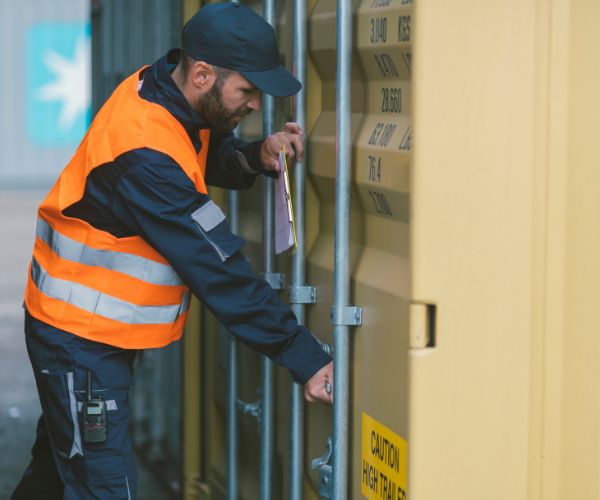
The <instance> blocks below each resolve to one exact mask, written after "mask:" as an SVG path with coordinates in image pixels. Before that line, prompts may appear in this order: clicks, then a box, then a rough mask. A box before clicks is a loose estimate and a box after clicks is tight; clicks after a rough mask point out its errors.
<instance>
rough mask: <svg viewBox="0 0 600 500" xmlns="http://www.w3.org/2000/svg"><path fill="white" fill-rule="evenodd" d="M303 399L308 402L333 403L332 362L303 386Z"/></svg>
mask: <svg viewBox="0 0 600 500" xmlns="http://www.w3.org/2000/svg"><path fill="white" fill-rule="evenodd" d="M304 398H305V399H306V400H307V401H309V402H311V403H312V402H314V401H324V402H325V403H333V361H330V362H329V363H328V364H326V365H325V366H324V367H323V368H321V369H320V370H319V371H318V372H317V373H315V374H314V375H313V376H312V377H311V378H310V379H309V380H308V382H306V385H305V386H304Z"/></svg>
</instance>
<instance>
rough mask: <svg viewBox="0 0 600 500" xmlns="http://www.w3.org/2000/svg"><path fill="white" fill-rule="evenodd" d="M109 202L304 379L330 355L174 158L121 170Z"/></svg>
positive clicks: (221, 314)
mask: <svg viewBox="0 0 600 500" xmlns="http://www.w3.org/2000/svg"><path fill="white" fill-rule="evenodd" d="M112 210H113V212H114V214H115V216H117V217H118V218H119V219H120V220H122V221H123V222H124V223H125V224H126V225H127V226H128V227H130V228H131V229H132V230H133V231H134V232H135V233H137V234H139V235H140V236H141V237H142V238H144V240H146V241H147V242H148V243H149V244H150V245H152V246H153V247H154V248H155V249H156V250H157V251H158V252H159V253H161V255H163V256H164V257H165V258H166V259H167V260H168V261H169V263H170V264H171V265H172V267H173V268H174V269H175V271H176V272H177V273H178V274H179V276H180V277H181V278H182V280H183V281H184V282H185V283H186V284H187V286H188V287H189V288H190V290H191V291H192V292H193V293H194V294H195V295H196V296H197V297H198V298H199V299H201V300H202V302H203V303H204V304H205V305H206V306H207V307H208V308H209V309H210V310H211V311H212V312H213V313H214V314H215V316H216V317H217V318H218V319H219V320H220V321H221V322H222V323H223V324H224V325H225V326H226V327H227V329H228V330H229V331H230V332H231V333H232V334H233V335H235V336H236V337H237V338H238V339H240V340H241V341H242V342H244V343H245V344H247V345H248V346H249V347H251V348H253V349H255V350H257V351H258V352H260V353H262V354H265V355H266V356H268V357H269V358H271V359H272V360H273V361H275V362H276V363H278V364H280V365H281V366H283V367H285V368H287V369H288V370H289V371H290V372H291V374H292V376H293V378H294V379H295V380H296V381H298V382H299V383H302V384H304V383H305V382H306V381H307V380H308V379H309V378H310V377H311V376H312V375H313V374H314V373H316V372H317V371H318V370H319V369H320V368H321V367H323V366H325V365H326V364H327V363H328V362H329V361H331V358H330V357H329V356H328V355H327V354H326V353H325V352H324V351H323V349H322V344H321V343H320V342H319V341H318V340H317V339H316V338H315V337H314V336H313V335H312V333H311V332H310V331H309V330H308V329H307V328H306V327H304V326H300V325H299V324H298V322H297V321H296V317H295V316H294V314H293V312H292V311H291V309H290V308H289V306H287V305H286V304H285V303H283V302H282V301H281V300H280V299H279V297H278V296H277V294H276V293H275V291H274V290H273V289H272V288H271V287H270V286H269V285H268V284H267V283H266V281H264V280H263V279H261V278H260V277H259V276H258V275H257V274H256V273H255V272H254V271H253V270H252V269H251V267H250V264H249V262H248V260H247V259H246V258H245V257H244V256H243V255H242V253H241V252H240V249H241V247H242V245H243V243H244V242H243V240H242V239H241V238H238V237H237V236H235V235H234V234H232V233H231V231H230V230H229V228H228V225H227V222H226V221H225V218H224V216H223V214H222V212H221V211H220V209H219V208H218V207H217V206H216V205H215V204H214V202H213V201H212V200H210V198H209V197H208V196H207V195H203V194H201V193H198V192H197V191H196V189H195V187H194V185H193V184H192V182H191V181H190V180H189V178H188V177H187V176H186V175H185V173H184V172H183V170H181V168H180V167H179V166H178V165H177V164H175V163H173V162H169V161H166V159H165V161H163V163H158V164H157V163H152V165H149V164H147V163H143V164H140V165H137V166H134V167H132V168H129V169H128V170H127V171H126V173H124V174H123V175H122V176H121V178H120V180H119V182H118V184H117V186H116V189H115V192H114V196H113V203H112Z"/></svg>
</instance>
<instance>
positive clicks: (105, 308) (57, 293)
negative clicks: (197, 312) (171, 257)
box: [31, 258, 190, 325]
mask: <svg viewBox="0 0 600 500" xmlns="http://www.w3.org/2000/svg"><path fill="white" fill-rule="evenodd" d="M31 278H32V279H33V282H34V283H35V284H36V286H37V287H38V288H39V290H40V291H41V292H42V293H43V294H45V295H47V296H48V297H52V298H53V299H58V300H62V301H63V302H67V303H69V304H71V305H74V306H75V307H79V308H80V309H83V310H84V311H88V312H91V313H92V314H97V315H98V316H103V317H105V318H108V319H113V320H115V321H120V322H122V323H128V324H130V325H156V324H168V323H173V322H175V321H176V320H177V318H178V317H179V316H180V315H181V314H182V313H184V312H185V311H187V308H188V305H189V302H190V295H189V293H188V292H186V293H185V294H184V295H183V297H182V298H181V304H175V305H171V306H139V305H137V304H133V303H131V302H127V301H125V300H122V299H118V298H116V297H113V296H112V295H107V294H105V293H102V292H99V291H98V290H94V289H93V288H90V287H88V286H85V285H82V284H80V283H74V282H72V281H67V280H64V279H61V278H54V277H52V276H50V275H49V274H48V273H47V272H46V270H45V269H44V268H43V267H42V266H41V265H40V264H39V262H38V261H37V260H35V258H34V259H32V260H31Z"/></svg>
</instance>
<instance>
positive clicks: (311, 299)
mask: <svg viewBox="0 0 600 500" xmlns="http://www.w3.org/2000/svg"><path fill="white" fill-rule="evenodd" d="M288 293H289V300H290V304H315V303H316V302H317V289H316V288H315V287H314V286H308V285H304V286H291V287H289V288H288Z"/></svg>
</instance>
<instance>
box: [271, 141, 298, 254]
mask: <svg viewBox="0 0 600 500" xmlns="http://www.w3.org/2000/svg"><path fill="white" fill-rule="evenodd" d="M279 167H280V169H279V176H278V177H277V180H276V181H275V253H276V254H277V255H279V254H280V253H283V252H285V251H286V250H289V249H290V248H296V244H297V243H296V227H295V225H294V208H293V206H292V194H291V192H290V178H289V175H288V170H287V163H286V161H285V149H284V148H283V146H282V147H281V151H280V152H279Z"/></svg>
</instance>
